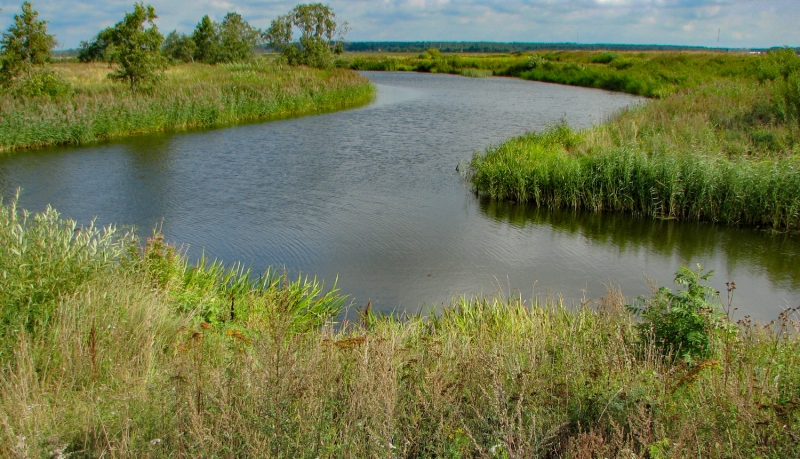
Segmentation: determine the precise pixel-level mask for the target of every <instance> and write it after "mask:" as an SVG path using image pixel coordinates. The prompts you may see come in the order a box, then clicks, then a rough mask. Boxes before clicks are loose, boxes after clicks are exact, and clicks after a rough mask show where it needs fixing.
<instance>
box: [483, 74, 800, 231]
mask: <svg viewBox="0 0 800 459" xmlns="http://www.w3.org/2000/svg"><path fill="white" fill-rule="evenodd" d="M772 99H773V97H772V92H771V90H770V88H769V87H768V86H766V85H758V84H752V85H750V84H741V83H728V84H721V83H717V84H713V85H708V86H702V87H699V88H695V89H693V90H689V91H687V92H684V93H680V94H675V95H672V96H669V97H667V98H665V99H663V100H660V101H653V102H650V103H648V104H646V105H644V106H641V107H638V108H634V109H631V110H627V111H625V112H622V113H621V114H620V115H619V116H617V117H616V118H615V119H613V120H611V121H609V122H606V123H604V124H602V125H600V126H596V127H593V128H589V129H586V130H583V131H574V130H572V129H570V128H569V127H567V126H565V125H560V126H554V127H551V128H550V129H549V130H547V131H546V132H544V133H540V134H536V133H531V134H526V135H524V136H521V137H517V138H514V139H510V140H508V141H506V142H504V143H502V144H501V145H497V146H494V147H490V148H489V149H487V150H486V151H485V152H481V153H476V154H475V156H474V157H473V159H472V162H471V165H470V171H469V173H470V181H471V183H472V184H473V186H474V187H475V189H476V190H478V191H479V192H481V193H485V194H486V195H488V196H491V197H492V198H496V199H509V200H513V201H520V202H531V203H534V204H535V205H538V206H545V207H564V208H573V209H589V210H593V211H597V212H604V211H622V212H629V213H634V214H638V215H645V216H650V217H654V218H670V219H671V218H675V219H680V220H690V221H714V222H720V223H724V224H730V225H749V226H758V227H764V228H770V229H774V230H777V231H797V230H798V229H800V155H799V154H798V153H800V151H798V140H800V138H799V137H798V134H797V132H798V131H797V129H796V122H795V121H794V120H786V121H783V120H781V119H780V117H779V116H778V115H777V114H776V113H775V110H774V106H773V103H772Z"/></svg>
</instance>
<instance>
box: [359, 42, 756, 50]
mask: <svg viewBox="0 0 800 459" xmlns="http://www.w3.org/2000/svg"><path fill="white" fill-rule="evenodd" d="M431 48H436V49H438V50H439V51H441V52H445V53H513V52H524V51H539V50H543V49H546V50H558V51H561V50H567V51H571V50H589V51H591V50H612V51H709V50H720V51H732V52H733V51H743V49H742V48H707V47H704V46H676V45H625V44H613V43H587V44H584V43H497V42H489V41H354V42H350V43H345V51H355V52H359V51H360V52H389V53H419V52H423V51H425V50H427V49H431ZM747 51H749V49H748V50H747ZM753 51H766V49H758V50H755V49H754V50H753Z"/></svg>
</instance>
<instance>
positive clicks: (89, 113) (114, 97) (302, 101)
mask: <svg viewBox="0 0 800 459" xmlns="http://www.w3.org/2000/svg"><path fill="white" fill-rule="evenodd" d="M52 69H53V71H54V72H55V74H56V75H57V78H54V79H50V80H47V79H45V80H42V81H38V82H37V81H34V82H32V83H31V84H30V85H29V86H26V87H24V88H22V89H20V93H6V94H0V151H3V150H12V149H18V148H34V147H42V146H47V145H59V144H71V143H74V144H77V143H84V142H88V141H92V140H97V139H108V138H113V137H121V136H127V135H132V134H137V133H143V132H154V131H162V130H173V129H184V128H190V127H205V126H220V125H225V124H229V123H233V122H237V121H243V120H252V119H271V118H280V117H287V116H298V115H305V114H311V113H319V112H324V111H330V110H336V109H342V108H346V107H351V106H356V105H359V104H364V103H366V102H368V101H369V100H371V99H372V97H373V93H374V90H373V88H372V86H371V85H370V83H369V81H368V80H367V79H366V78H364V77H361V76H359V75H358V74H356V73H354V72H351V71H349V70H345V69H332V70H317V69H312V68H307V67H287V66H282V65H280V64H277V63H273V62H270V61H268V60H266V59H264V60H255V61H252V62H247V63H239V64H221V65H216V66H210V65H205V64H183V65H179V66H175V67H172V68H170V69H168V70H167V71H166V72H165V75H164V78H163V79H162V81H161V82H160V84H159V85H158V86H156V87H155V88H153V90H152V91H151V92H148V93H141V92H134V91H132V90H131V89H130V88H129V87H125V86H123V85H118V84H114V83H113V82H112V81H110V80H109V79H107V78H106V74H107V73H108V66H107V65H105V64H53V65H52Z"/></svg>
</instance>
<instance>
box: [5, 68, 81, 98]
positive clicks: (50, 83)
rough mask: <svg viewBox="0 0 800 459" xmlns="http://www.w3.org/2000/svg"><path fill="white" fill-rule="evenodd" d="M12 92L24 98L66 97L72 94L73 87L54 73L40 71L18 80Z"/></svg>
mask: <svg viewBox="0 0 800 459" xmlns="http://www.w3.org/2000/svg"><path fill="white" fill-rule="evenodd" d="M12 92H13V93H14V94H17V95H21V96H24V97H39V96H46V97H64V96H68V95H70V94H71V93H72V85H71V84H70V83H69V82H68V81H66V80H64V79H63V78H61V77H60V76H59V75H58V74H56V73H54V72H49V71H39V72H34V73H32V74H30V75H29V76H27V77H23V78H21V79H20V80H18V81H17V82H16V84H15V85H14V86H13V90H12Z"/></svg>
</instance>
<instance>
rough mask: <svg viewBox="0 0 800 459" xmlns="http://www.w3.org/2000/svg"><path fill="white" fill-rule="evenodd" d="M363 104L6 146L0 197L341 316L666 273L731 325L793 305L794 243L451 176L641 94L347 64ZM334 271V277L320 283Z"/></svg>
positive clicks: (567, 290) (570, 291)
mask: <svg viewBox="0 0 800 459" xmlns="http://www.w3.org/2000/svg"><path fill="white" fill-rule="evenodd" d="M364 74H365V75H366V76H368V77H369V78H370V79H371V80H372V81H373V83H374V84H375V85H376V86H377V88H378V95H377V98H376V100H375V102H373V103H372V104H370V105H368V106H365V107H362V108H358V109H353V110H348V111H343V112H337V113H330V114H324V115H318V116H310V117H304V118H295V119H287V120H280V121H273V122H268V123H253V124H244V125H238V126H233V127H229V128H225V129H217V130H205V131H189V132H177V133H166V134H154V135H143V136H138V137H134V138H129V139H124V140H117V141H109V142H101V143H94V144H89V145H84V146H77V147H59V148H51V149H45V150H37V151H26V152H18V153H12V154H6V155H3V156H2V157H0V194H2V195H3V196H5V197H6V198H8V197H9V196H12V195H13V194H14V193H15V190H16V189H17V188H21V189H22V193H21V197H20V201H19V202H20V206H21V207H24V208H26V209H28V210H30V211H40V210H42V209H43V208H44V207H45V206H46V205H47V204H51V205H52V206H53V207H55V208H56V209H57V210H59V211H60V212H61V214H62V215H63V216H64V217H68V218H72V219H75V220H77V221H79V222H81V223H87V222H89V221H90V220H91V219H92V218H96V221H97V223H98V224H102V225H106V224H109V223H115V224H118V225H124V226H135V227H136V228H138V232H139V233H140V234H142V235H147V234H149V233H150V232H151V230H152V229H153V228H154V227H155V226H156V225H160V227H161V229H162V232H163V233H164V235H165V236H166V238H167V240H169V241H171V242H174V243H177V244H180V245H183V246H184V247H185V250H186V252H187V254H188V256H189V257H191V258H192V259H197V258H199V257H200V256H201V255H202V254H203V253H204V254H205V255H206V256H207V257H209V258H217V259H221V260H223V261H224V262H226V263H228V264H232V263H233V262H236V261H241V262H243V263H245V264H246V265H250V266H252V268H253V270H254V271H255V272H261V271H263V270H265V269H266V268H267V267H269V266H272V267H276V268H279V269H286V270H288V272H289V273H290V274H291V275H292V276H297V275H298V274H300V273H302V274H303V275H309V276H316V277H317V278H318V279H321V280H323V281H324V282H325V285H326V286H328V287H330V286H331V285H333V283H334V281H336V282H337V286H338V288H339V290H340V291H341V293H343V294H346V295H348V302H352V304H353V307H354V308H355V307H363V306H364V305H365V304H366V303H367V301H368V300H371V301H372V305H373V309H374V310H377V311H382V312H389V311H398V312H403V311H405V312H409V313H416V312H418V311H425V310H426V308H427V307H435V306H437V305H441V304H442V303H448V302H449V301H450V299H451V298H453V296H454V295H472V294H493V293H496V292H500V291H501V292H503V293H504V294H506V295H507V294H509V292H511V293H514V294H521V295H522V296H523V298H531V297H534V296H542V295H547V294H551V295H554V294H561V295H562V296H563V297H564V299H565V301H567V302H568V303H570V304H571V303H573V302H574V303H577V302H579V301H581V299H582V298H584V297H586V298H598V297H600V296H602V295H603V294H604V293H605V287H604V284H613V285H615V286H620V287H621V288H622V291H623V293H624V294H625V295H626V296H627V297H628V298H633V297H635V296H637V295H642V294H647V293H648V292H649V291H650V290H649V288H648V283H647V281H646V279H645V275H646V276H649V277H650V278H652V279H653V280H655V281H656V282H657V283H658V284H660V285H667V286H672V278H673V276H674V273H675V271H676V270H677V269H678V267H679V266H681V265H690V266H694V265H695V264H696V263H701V264H702V265H703V267H704V268H706V269H714V270H716V275H715V276H714V277H713V278H712V285H713V286H714V287H715V288H717V289H719V290H721V291H722V292H723V296H724V294H725V282H726V281H735V282H736V284H737V286H738V288H737V290H736V291H735V296H734V306H736V307H738V308H739V310H738V311H737V317H742V316H744V315H745V314H748V315H751V316H753V317H755V318H757V319H760V320H763V321H769V320H772V319H774V318H776V317H777V315H778V313H780V311H782V310H783V309H784V308H786V307H789V306H797V305H798V304H800V261H798V260H800V258H799V257H798V256H799V255H800V238H799V237H797V236H796V235H786V234H773V233H770V232H766V231H761V230H756V229H746V228H736V227H725V226H719V225H714V224H708V223H704V224H696V223H681V222H674V221H654V220H651V219H646V218H645V219H642V218H634V217H630V216H626V215H619V214H592V213H586V212H573V211H549V210H543V209H535V208H532V207H530V206H525V205H518V204H517V205H515V204H509V203H503V202H496V201H491V200H488V199H484V198H480V197H477V196H475V194H473V193H472V192H471V190H470V187H469V185H468V184H467V183H466V182H465V181H464V180H463V178H462V177H461V175H460V174H459V172H458V171H457V170H456V166H457V165H459V163H461V164H462V166H461V167H463V164H464V163H465V162H467V161H468V160H469V158H471V156H472V154H473V152H475V151H479V150H483V149H484V148H485V147H487V146H488V145H491V144H497V143H499V142H501V141H503V140H504V139H506V138H508V137H510V136H513V135H518V134H522V133H524V132H526V131H530V130H541V129H543V128H545V127H546V126H547V125H552V124H555V123H557V122H559V121H561V120H565V121H566V122H568V123H569V124H570V125H572V126H574V127H586V126H589V125H591V124H593V123H600V122H602V121H603V120H604V119H607V117H609V116H611V115H612V114H613V113H614V112H615V111H618V110H620V109H621V108H623V107H626V106H629V105H631V104H635V103H640V102H641V99H639V98H636V97H633V96H629V95H625V94H619V93H612V92H607V91H600V90H593V89H585V88H576V87H567V86H559V85H553V84H546V83H536V82H529V81H522V80H517V79H507V78H483V79H471V78H465V77H459V76H450V75H430V74H419V73H395V72H386V73H372V72H365V73H364ZM337 279H338V280H337Z"/></svg>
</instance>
